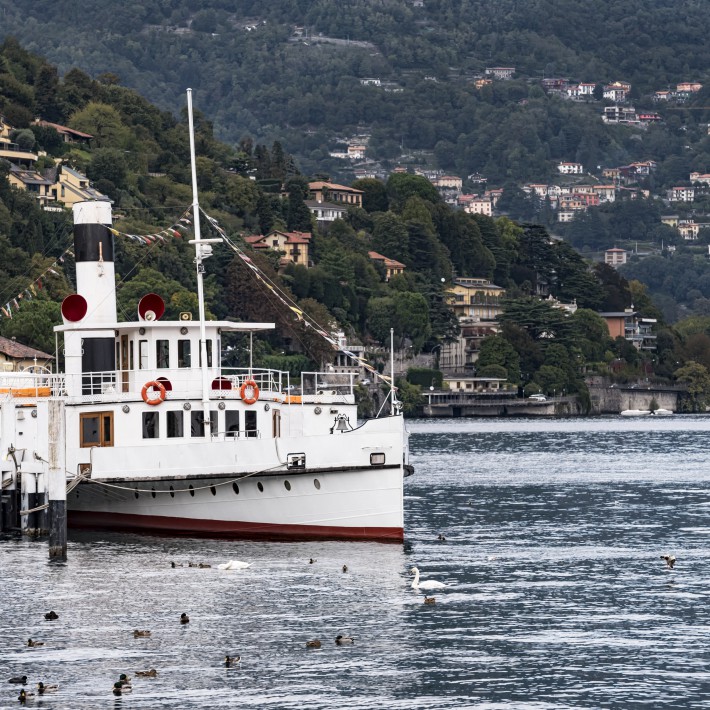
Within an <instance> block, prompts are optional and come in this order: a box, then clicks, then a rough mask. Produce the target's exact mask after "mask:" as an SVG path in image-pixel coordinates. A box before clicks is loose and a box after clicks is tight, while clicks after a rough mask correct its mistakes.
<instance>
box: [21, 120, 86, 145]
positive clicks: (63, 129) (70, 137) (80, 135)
mask: <svg viewBox="0 0 710 710" xmlns="http://www.w3.org/2000/svg"><path fill="white" fill-rule="evenodd" d="M34 123H35V125H36V126H44V127H45V128H53V129H54V130H55V131H56V132H57V133H59V135H60V136H61V137H62V140H63V141H64V142H65V143H74V144H78V145H85V146H89V145H90V143H91V141H92V139H93V136H92V135H91V134H90V133H84V132H82V131H77V130H76V129H75V128H69V126H61V125H60V124H58V123H51V122H50V121H42V120H41V119H39V118H38V119H36V120H35V122H34Z"/></svg>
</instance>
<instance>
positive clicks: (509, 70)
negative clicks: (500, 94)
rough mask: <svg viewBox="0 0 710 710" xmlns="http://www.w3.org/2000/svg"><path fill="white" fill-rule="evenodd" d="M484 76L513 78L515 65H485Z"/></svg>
mask: <svg viewBox="0 0 710 710" xmlns="http://www.w3.org/2000/svg"><path fill="white" fill-rule="evenodd" d="M485 73H486V76H492V77H493V78H494V79H500V80H503V81H507V80H509V79H512V78H513V75H514V74H515V67H486V72H485Z"/></svg>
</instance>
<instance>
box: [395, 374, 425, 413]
mask: <svg viewBox="0 0 710 710" xmlns="http://www.w3.org/2000/svg"><path fill="white" fill-rule="evenodd" d="M395 385H396V387H397V399H399V401H400V402H401V403H402V411H403V413H404V416H405V417H414V416H416V415H417V414H418V413H419V411H420V410H421V408H422V407H423V406H424V403H425V400H424V397H423V396H422V388H421V386H420V385H413V384H411V383H409V382H407V380H406V379H404V378H403V377H400V378H398V379H397V381H396V382H395Z"/></svg>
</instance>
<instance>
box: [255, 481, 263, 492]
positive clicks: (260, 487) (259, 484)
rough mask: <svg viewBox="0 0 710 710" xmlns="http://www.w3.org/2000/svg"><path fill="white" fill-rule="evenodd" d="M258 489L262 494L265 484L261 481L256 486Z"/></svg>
mask: <svg viewBox="0 0 710 710" xmlns="http://www.w3.org/2000/svg"><path fill="white" fill-rule="evenodd" d="M256 487H257V488H258V489H259V492H260V493H263V492H264V484H263V483H262V482H261V481H259V483H257V484H256Z"/></svg>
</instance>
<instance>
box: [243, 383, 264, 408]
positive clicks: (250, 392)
mask: <svg viewBox="0 0 710 710" xmlns="http://www.w3.org/2000/svg"><path fill="white" fill-rule="evenodd" d="M239 396H240V397H241V398H242V402H244V404H254V403H255V402H256V401H257V400H258V399H259V387H258V386H257V384H256V382H254V380H245V381H244V382H243V383H242V386H241V387H240V388H239Z"/></svg>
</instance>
